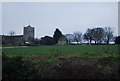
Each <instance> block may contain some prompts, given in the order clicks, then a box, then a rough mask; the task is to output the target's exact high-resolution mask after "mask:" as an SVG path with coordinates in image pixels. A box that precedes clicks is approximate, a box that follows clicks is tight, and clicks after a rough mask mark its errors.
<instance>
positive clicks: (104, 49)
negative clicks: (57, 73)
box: [2, 45, 118, 56]
mask: <svg viewBox="0 0 120 81" xmlns="http://www.w3.org/2000/svg"><path fill="white" fill-rule="evenodd" d="M2 52H3V53H4V54H7V55H20V56H23V55H25V56H26V55H28V56H29V55H49V54H62V55H69V54H101V53H109V54H118V45H64V46H35V47H25V48H3V49H2Z"/></svg>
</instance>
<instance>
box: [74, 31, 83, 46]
mask: <svg viewBox="0 0 120 81" xmlns="http://www.w3.org/2000/svg"><path fill="white" fill-rule="evenodd" d="M73 34H74V39H75V41H76V42H77V44H79V42H80V43H81V42H82V33H81V32H79V31H77V32H76V31H75V32H74V33H73Z"/></svg>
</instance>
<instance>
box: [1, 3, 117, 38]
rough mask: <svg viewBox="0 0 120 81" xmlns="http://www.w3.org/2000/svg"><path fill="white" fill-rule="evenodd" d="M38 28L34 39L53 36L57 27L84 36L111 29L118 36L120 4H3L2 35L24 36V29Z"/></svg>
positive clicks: (65, 31)
mask: <svg viewBox="0 0 120 81" xmlns="http://www.w3.org/2000/svg"><path fill="white" fill-rule="evenodd" d="M29 23H30V25H31V26H33V27H35V37H37V38H40V37H43V36H45V35H48V36H53V33H54V31H55V29H56V28H59V29H60V30H61V31H62V33H63V34H72V33H73V32H74V31H81V32H82V33H84V32H85V31H86V30H87V28H92V27H96V26H102V27H106V26H110V27H112V28H113V30H114V33H115V35H118V3H117V2H74V3H73V2H71V3H70V2H63V3H60V2H56V3H55V2H45V3H43V2H18V3H16V2H6V3H2V33H1V34H5V35H8V34H9V32H10V31H15V33H16V34H18V35H22V34H23V27H25V26H27V25H28V24H29Z"/></svg>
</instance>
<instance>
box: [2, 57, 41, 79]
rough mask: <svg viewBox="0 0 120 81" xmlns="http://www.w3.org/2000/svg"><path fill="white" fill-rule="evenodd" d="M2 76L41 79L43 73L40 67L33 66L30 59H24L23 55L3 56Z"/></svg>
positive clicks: (6, 77)
mask: <svg viewBox="0 0 120 81" xmlns="http://www.w3.org/2000/svg"><path fill="white" fill-rule="evenodd" d="M2 64H3V70H2V78H3V80H8V81H9V80H11V79H12V80H13V79H40V78H41V74H40V72H39V69H37V68H36V67H34V66H33V64H32V63H31V62H30V61H28V60H23V59H22V57H20V56H16V57H8V56H6V55H3V57H2Z"/></svg>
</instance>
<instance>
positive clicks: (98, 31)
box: [92, 27, 105, 44]
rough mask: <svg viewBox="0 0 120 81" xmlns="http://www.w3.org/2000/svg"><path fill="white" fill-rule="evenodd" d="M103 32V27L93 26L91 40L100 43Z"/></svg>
mask: <svg viewBox="0 0 120 81" xmlns="http://www.w3.org/2000/svg"><path fill="white" fill-rule="evenodd" d="M104 34H105V31H104V29H103V28H99V27H98V28H93V29H92V35H93V40H94V41H95V44H96V43H101V42H102V41H103V39H104Z"/></svg>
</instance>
